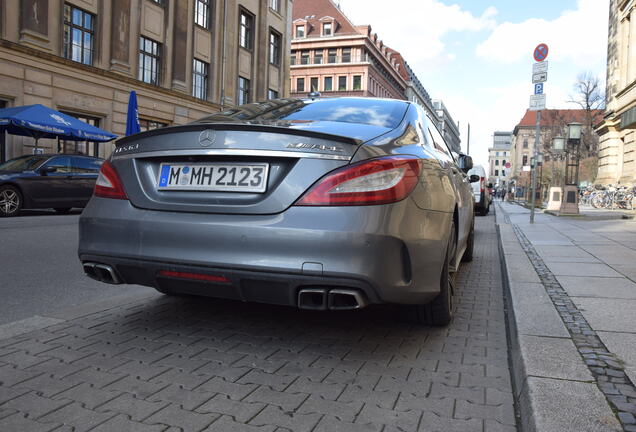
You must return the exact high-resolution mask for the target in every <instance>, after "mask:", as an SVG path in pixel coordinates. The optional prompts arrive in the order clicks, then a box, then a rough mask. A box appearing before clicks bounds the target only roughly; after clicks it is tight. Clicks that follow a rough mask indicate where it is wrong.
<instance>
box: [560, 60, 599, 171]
mask: <svg viewBox="0 0 636 432" xmlns="http://www.w3.org/2000/svg"><path fill="white" fill-rule="evenodd" d="M573 89H574V95H570V100H569V101H568V102H570V103H573V104H576V105H578V106H579V107H581V109H582V110H585V119H584V122H583V138H582V140H581V144H582V146H581V156H582V157H584V158H585V157H596V156H597V153H598V142H599V137H598V135H597V134H596V132H595V131H594V125H595V124H596V123H598V122H599V121H600V120H601V116H600V115H599V110H602V109H604V108H605V91H604V89H603V87H602V85H601V80H600V79H599V78H598V76H596V75H594V74H593V73H592V72H590V71H587V72H581V73H579V74H578V75H577V77H576V82H575V83H574V86H573Z"/></svg>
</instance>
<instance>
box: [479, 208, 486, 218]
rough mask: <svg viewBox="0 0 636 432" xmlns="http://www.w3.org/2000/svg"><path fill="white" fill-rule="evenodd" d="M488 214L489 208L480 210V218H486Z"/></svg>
mask: <svg viewBox="0 0 636 432" xmlns="http://www.w3.org/2000/svg"><path fill="white" fill-rule="evenodd" d="M487 214H488V207H480V208H479V216H486V215H487Z"/></svg>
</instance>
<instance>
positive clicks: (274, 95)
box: [267, 89, 278, 99]
mask: <svg viewBox="0 0 636 432" xmlns="http://www.w3.org/2000/svg"><path fill="white" fill-rule="evenodd" d="M267 99H278V92H277V91H276V90H272V89H269V90H267Z"/></svg>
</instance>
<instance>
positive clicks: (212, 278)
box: [159, 270, 230, 283]
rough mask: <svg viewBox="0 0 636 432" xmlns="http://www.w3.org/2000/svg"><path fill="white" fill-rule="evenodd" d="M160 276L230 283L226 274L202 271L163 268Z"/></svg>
mask: <svg viewBox="0 0 636 432" xmlns="http://www.w3.org/2000/svg"><path fill="white" fill-rule="evenodd" d="M159 276H167V277H173V278H180V279H192V280H200V281H205V282H219V283H230V280H229V279H228V278H226V277H225V276H215V275H208V274H202V273H186V272H176V271H169V270H161V271H160V272H159Z"/></svg>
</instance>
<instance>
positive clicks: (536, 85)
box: [534, 83, 543, 95]
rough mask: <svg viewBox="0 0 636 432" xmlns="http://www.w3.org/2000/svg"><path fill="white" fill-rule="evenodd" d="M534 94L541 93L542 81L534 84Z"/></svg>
mask: <svg viewBox="0 0 636 432" xmlns="http://www.w3.org/2000/svg"><path fill="white" fill-rule="evenodd" d="M534 94H536V95H540V94H543V83H538V84H535V85H534Z"/></svg>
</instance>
